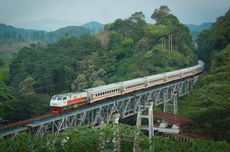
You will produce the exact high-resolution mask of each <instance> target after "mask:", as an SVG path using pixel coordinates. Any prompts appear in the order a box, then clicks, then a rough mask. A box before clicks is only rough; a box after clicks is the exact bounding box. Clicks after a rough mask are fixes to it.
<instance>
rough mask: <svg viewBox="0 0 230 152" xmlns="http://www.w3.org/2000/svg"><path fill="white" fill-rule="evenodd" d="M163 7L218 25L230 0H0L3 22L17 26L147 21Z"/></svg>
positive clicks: (183, 16)
mask: <svg viewBox="0 0 230 152" xmlns="http://www.w3.org/2000/svg"><path fill="white" fill-rule="evenodd" d="M160 5H168V6H169V8H170V9H171V11H172V13H173V14H174V15H176V16H177V17H178V18H179V20H180V21H181V22H183V23H195V24H199V23H203V22H208V21H215V19H216V17H218V16H220V15H223V14H224V13H225V12H226V11H227V10H228V9H229V7H230V0H0V22H2V23H6V24H12V25H17V24H20V23H25V22H29V21H36V20H42V19H47V18H49V19H50V18H52V19H59V20H65V21H70V22H76V23H86V22H89V21H99V22H101V23H109V22H112V21H114V20H115V19H116V18H127V17H129V16H130V15H131V14H132V13H134V12H136V11H143V12H144V14H145V16H146V20H147V21H148V22H152V21H151V19H150V16H151V14H152V12H153V11H154V9H156V8H159V6H160Z"/></svg>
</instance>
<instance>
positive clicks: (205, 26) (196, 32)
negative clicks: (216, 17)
mask: <svg viewBox="0 0 230 152" xmlns="http://www.w3.org/2000/svg"><path fill="white" fill-rule="evenodd" d="M211 25H212V23H211V22H206V23H202V24H199V25H196V24H188V25H186V26H187V27H188V28H189V30H190V32H191V35H192V39H193V40H194V41H195V40H196V39H197V36H198V35H199V33H200V32H202V31H203V30H206V29H208V28H209V27H211Z"/></svg>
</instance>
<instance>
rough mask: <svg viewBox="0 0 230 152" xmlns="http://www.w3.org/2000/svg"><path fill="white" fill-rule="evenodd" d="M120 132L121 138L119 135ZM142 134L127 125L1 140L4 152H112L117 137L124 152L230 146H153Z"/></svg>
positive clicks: (162, 142) (199, 151)
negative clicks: (151, 148)
mask: <svg viewBox="0 0 230 152" xmlns="http://www.w3.org/2000/svg"><path fill="white" fill-rule="evenodd" d="M117 128H119V134H118V132H117ZM137 132H138V130H137V129H136V128H133V127H128V126H124V125H116V126H115V125H107V126H104V127H102V128H101V129H98V128H94V127H87V126H85V127H78V128H74V129H68V130H66V131H65V132H62V133H60V134H52V135H48V136H46V137H35V136H33V135H30V134H26V133H22V134H19V135H17V136H16V137H15V138H14V139H7V140H3V139H0V152H11V151H23V152H30V151H39V152H40V151H43V152H63V151H68V152H72V151H74V152H82V151H87V152H99V151H101V150H102V147H104V148H103V149H104V151H112V150H113V149H114V147H115V144H114V143H115V141H116V140H115V139H116V138H115V136H114V135H115V134H116V136H117V137H118V138H119V139H120V150H121V152H128V151H133V145H134V141H135V139H136V143H139V146H138V148H139V150H140V151H145V152H148V151H149V148H150V145H152V147H153V149H154V151H156V152H165V151H167V152H178V151H183V152H206V151H208V152H216V151H218V152H227V151H228V150H229V149H230V144H229V143H227V142H224V141H223V142H213V141H206V140H194V141H192V143H183V142H179V141H177V140H174V139H170V138H166V137H156V136H155V137H154V138H153V139H152V143H151V144H149V141H148V138H147V136H145V135H143V134H139V135H138V136H135V135H137ZM118 138H117V139H118Z"/></svg>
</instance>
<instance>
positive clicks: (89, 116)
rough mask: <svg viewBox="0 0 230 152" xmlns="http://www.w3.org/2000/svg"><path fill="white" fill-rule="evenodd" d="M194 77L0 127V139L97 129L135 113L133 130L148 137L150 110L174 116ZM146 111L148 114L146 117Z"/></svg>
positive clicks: (150, 124)
mask: <svg viewBox="0 0 230 152" xmlns="http://www.w3.org/2000/svg"><path fill="white" fill-rule="evenodd" d="M198 78H199V75H197V74H196V75H193V76H189V77H183V78H181V79H178V80H176V81H171V82H168V83H163V84H159V85H157V86H153V87H151V88H147V89H141V90H137V91H135V92H132V93H129V94H124V95H122V96H117V97H113V98H110V99H107V100H102V101H99V102H96V103H93V104H89V105H87V106H84V107H80V108H77V109H73V110H72V111H67V112H64V113H61V114H49V115H44V116H41V117H37V118H33V119H28V120H25V121H21V122H17V123H14V124H10V125H7V126H3V127H1V128H0V136H2V137H7V136H14V135H16V134H17V133H19V132H23V131H24V132H25V131H26V132H30V133H33V134H35V135H40V136H44V135H46V134H48V133H59V132H61V131H63V130H65V129H67V128H69V127H76V126H79V125H94V126H100V125H101V124H104V123H109V122H110V121H111V120H118V119H123V118H126V117H129V116H132V115H135V114H137V127H140V129H144V130H147V131H148V132H149V136H150V137H151V136H153V135H154V125H153V118H154V115H153V107H155V106H159V105H163V112H167V111H168V110H169V108H171V109H172V110H173V113H174V114H177V113H178V104H177V98H178V97H181V96H183V95H186V94H188V93H189V92H190V91H191V90H192V88H193V86H194V84H195V83H196V81H197V80H198ZM146 110H147V113H148V114H146V112H145V111H146ZM150 113H151V114H150ZM114 118H115V119H114ZM142 119H147V120H148V123H149V124H148V126H146V127H145V128H141V126H142V124H141V122H142ZM162 125H164V123H163V124H162Z"/></svg>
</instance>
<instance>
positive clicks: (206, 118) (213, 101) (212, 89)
mask: <svg viewBox="0 0 230 152" xmlns="http://www.w3.org/2000/svg"><path fill="white" fill-rule="evenodd" d="M229 27H230V10H229V11H228V12H227V13H226V14H225V16H221V17H219V18H218V19H217V21H216V22H215V23H214V24H213V25H212V27H211V28H210V29H208V30H205V31H203V32H202V33H201V34H200V35H199V37H198V41H197V43H198V54H199V57H200V58H201V59H203V60H204V61H206V65H207V72H206V73H205V74H204V76H203V77H202V78H201V80H200V81H199V83H198V85H197V86H196V88H195V89H194V91H193V92H192V93H191V94H189V95H188V97H186V99H185V100H186V101H184V102H181V104H182V107H181V108H180V109H181V110H182V113H183V114H186V115H188V116H192V117H194V119H195V120H196V121H197V125H195V128H193V129H194V130H196V131H198V132H205V133H207V134H212V135H213V136H214V137H215V139H218V140H223V139H225V140H228V141H230V121H229V120H230V94H229V93H230V77H229V76H230V28H229Z"/></svg>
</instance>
